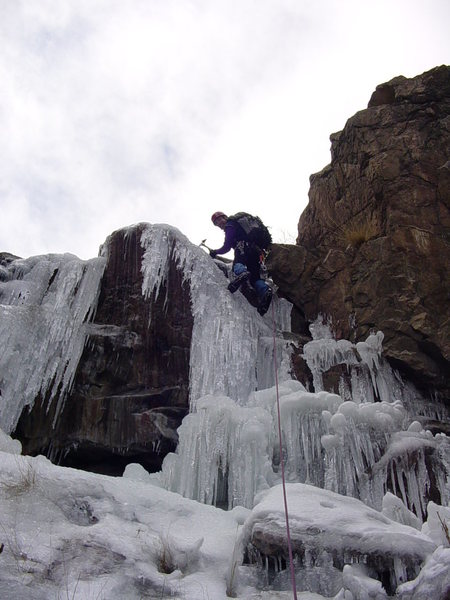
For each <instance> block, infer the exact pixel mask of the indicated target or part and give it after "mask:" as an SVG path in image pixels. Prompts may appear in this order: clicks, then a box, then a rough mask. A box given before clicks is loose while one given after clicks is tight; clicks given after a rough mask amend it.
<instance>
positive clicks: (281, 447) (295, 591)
mask: <svg viewBox="0 0 450 600" xmlns="http://www.w3.org/2000/svg"><path fill="white" fill-rule="evenodd" d="M273 305H274V303H273V302H272V326H273V359H274V363H275V389H276V392H277V413H278V439H279V443H280V465H281V481H282V484H283V500H284V515H285V518H286V534H287V543H288V552H289V567H290V571H291V583H292V593H293V597H294V600H297V587H296V585H295V569H294V559H293V555H292V543H291V533H290V530H289V512H288V505H287V497H286V480H285V476H284V460H283V445H282V442H281V413H280V394H279V391H278V370H277V342H276V336H275V333H276V327H275V309H274V306H273Z"/></svg>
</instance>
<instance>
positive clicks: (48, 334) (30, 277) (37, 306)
mask: <svg viewBox="0 0 450 600" xmlns="http://www.w3.org/2000/svg"><path fill="white" fill-rule="evenodd" d="M104 264H105V261H104V259H103V258H96V259H92V260H89V261H82V260H80V259H78V258H77V257H76V256H73V255H70V254H63V255H58V254H49V255H45V256H34V257H31V258H28V259H18V260H15V261H13V262H12V263H10V264H9V265H8V266H7V267H6V268H4V270H3V272H2V273H3V274H2V278H3V281H0V340H1V341H2V352H1V354H0V390H1V392H0V393H1V403H0V426H1V427H2V428H3V429H4V430H5V431H7V432H10V431H12V430H13V429H14V427H15V425H16V424H17V421H18V418H19V416H20V414H21V412H22V410H23V408H24V407H25V406H31V405H32V404H33V403H34V401H35V399H36V398H37V397H38V396H40V397H42V398H45V399H46V401H47V402H48V404H50V403H51V402H53V401H54V400H55V398H56V397H57V395H58V398H59V399H58V406H57V408H56V417H57V416H58V414H59V411H60V410H61V408H62V405H63V402H64V399H65V393H66V392H67V391H68V390H69V389H70V386H71V384H72V380H73V376H74V373H75V368H76V366H77V364H78V360H79V358H80V356H81V353H82V351H83V348H84V343H85V338H86V329H85V323H86V321H88V320H89V319H90V318H91V317H92V316H93V314H94V312H95V309H96V305H97V299H98V294H99V283H100V279H101V277H102V274H103V270H104ZM56 417H55V418H56Z"/></svg>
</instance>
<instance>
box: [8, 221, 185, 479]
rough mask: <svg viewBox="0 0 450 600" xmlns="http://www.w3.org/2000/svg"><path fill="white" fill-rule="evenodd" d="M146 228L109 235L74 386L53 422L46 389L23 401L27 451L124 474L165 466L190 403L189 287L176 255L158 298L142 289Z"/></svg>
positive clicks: (21, 432)
mask: <svg viewBox="0 0 450 600" xmlns="http://www.w3.org/2000/svg"><path fill="white" fill-rule="evenodd" d="M141 232H142V226H135V227H133V228H129V229H125V230H119V231H116V232H115V233H113V234H112V235H111V236H110V237H109V238H108V240H107V244H106V245H105V249H106V255H107V264H106V267H105V272H104V275H103V279H102V283H101V293H100V298H99V303H98V309H97V312H96V316H95V319H94V321H93V323H91V324H90V325H89V329H88V331H89V333H88V337H87V341H86V346H85V349H84V352H83V355H82V357H81V360H80V362H79V365H78V368H77V372H76V376H75V379H74V385H73V388H72V391H71V392H70V394H69V396H68V398H67V400H66V402H65V405H64V410H63V412H62V413H61V415H60V416H59V417H58V419H57V421H56V424H55V429H52V421H53V418H52V417H53V412H54V410H55V406H54V404H53V405H52V406H51V407H50V411H49V413H47V412H46V408H47V402H46V401H44V400H45V399H43V398H41V399H40V401H37V402H35V404H34V406H33V408H32V410H31V411H30V412H28V411H24V413H23V414H22V417H21V419H20V422H19V424H18V427H17V429H16V432H15V435H16V436H17V437H19V438H20V440H21V441H22V443H23V446H24V452H25V453H28V454H37V453H43V454H49V455H50V456H51V457H52V458H53V459H57V460H59V462H60V463H61V464H63V465H67V466H76V467H81V468H87V469H88V470H94V471H99V472H107V473H114V474H117V473H120V474H121V473H122V471H123V468H124V467H125V465H126V464H128V463H129V462H133V461H136V462H140V463H141V464H142V465H143V466H144V467H146V468H147V469H148V470H150V471H155V470H159V468H160V466H161V462H162V459H163V458H164V456H165V454H166V453H167V452H170V451H173V450H174V449H175V447H176V443H177V434H176V429H177V428H178V426H179V425H180V423H181V420H182V418H183V417H184V415H185V414H186V412H187V410H188V385H189V353H190V342H191V332H192V323H193V319H192V314H191V309H190V295H189V290H188V289H187V286H186V284H185V283H183V280H182V274H181V273H180V272H179V271H178V270H177V268H176V265H175V264H173V263H172V264H171V265H170V268H169V272H168V277H167V283H166V286H167V289H162V290H161V291H160V294H159V296H158V298H157V299H156V300H154V299H153V298H145V297H144V296H143V294H142V277H143V276H142V273H141V262H142V254H143V249H142V246H141V244H140V236H141ZM166 292H167V295H168V297H169V298H170V302H166V301H165V299H166ZM150 310H151V313H152V314H151V319H149V314H150ZM149 323H150V324H149Z"/></svg>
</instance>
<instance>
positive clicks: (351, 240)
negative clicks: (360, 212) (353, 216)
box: [341, 216, 379, 248]
mask: <svg viewBox="0 0 450 600" xmlns="http://www.w3.org/2000/svg"><path fill="white" fill-rule="evenodd" d="M341 231H342V236H343V239H344V242H345V244H346V246H347V248H348V247H349V246H350V247H352V248H359V247H360V246H361V244H364V243H365V242H368V241H369V240H370V239H372V238H374V237H376V236H377V235H378V233H379V227H378V222H377V220H376V218H375V217H373V216H370V217H369V216H366V217H361V218H359V219H357V220H354V221H349V222H348V223H346V224H345V225H343V226H341Z"/></svg>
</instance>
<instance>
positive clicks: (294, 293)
mask: <svg viewBox="0 0 450 600" xmlns="http://www.w3.org/2000/svg"><path fill="white" fill-rule="evenodd" d="M331 142H332V146H331V157H332V160H331V164H330V165H328V166H327V167H325V168H324V169H323V170H322V171H321V172H320V173H317V174H315V175H312V176H311V179H310V181H311V187H310V192H309V204H308V206H307V208H306V209H305V211H304V212H303V214H302V215H301V218H300V221H299V226H298V232H299V234H298V239H297V247H290V248H289V247H287V246H281V247H278V246H276V245H275V246H274V248H273V251H272V255H271V257H270V259H269V268H270V269H271V272H272V274H273V277H274V279H275V282H276V283H277V284H278V285H280V288H281V290H282V292H283V293H284V294H285V295H286V296H287V297H288V298H289V299H290V300H291V301H293V302H294V303H295V304H296V306H297V307H298V308H299V309H301V310H302V311H303V312H304V313H305V315H306V318H307V319H308V320H314V319H315V318H316V317H317V315H318V314H319V313H322V314H324V315H330V316H331V317H332V321H333V326H334V328H335V331H336V335H337V337H345V338H348V339H351V340H352V341H359V340H362V339H365V337H366V336H367V334H368V333H369V332H370V330H371V329H377V330H378V329H380V330H382V331H383V332H384V334H385V339H384V348H385V353H386V356H387V357H388V358H389V359H390V360H391V362H392V363H393V364H394V365H395V366H396V367H397V368H399V369H400V370H401V371H402V372H403V373H404V374H406V375H408V377H410V378H412V379H413V380H414V382H415V383H416V384H417V385H418V386H419V387H421V388H422V389H426V390H430V388H432V389H437V390H439V391H440V393H441V394H442V395H443V396H444V397H447V398H448V397H449V395H450V394H449V392H450V383H449V376H448V375H449V373H450V368H449V361H450V309H449V307H450V302H449V299H450V298H449V296H450V277H449V264H450V247H449V246H450V193H449V190H450V185H449V184H450V161H449V158H448V152H449V148H450V67H447V66H442V67H437V68H435V69H433V70H431V71H429V72H427V73H424V74H423V75H420V76H418V77H415V78H412V79H406V78H404V77H397V78H395V79H393V80H392V81H390V82H388V83H386V84H382V85H381V86H378V87H377V89H376V91H375V92H374V94H373V95H372V98H371V100H370V102H369V106H368V108H367V109H366V110H362V111H360V112H358V113H357V114H356V115H354V116H353V117H352V118H351V119H349V120H348V121H347V123H346V125H345V127H344V129H343V130H342V131H340V132H338V133H335V134H333V135H332V136H331Z"/></svg>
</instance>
